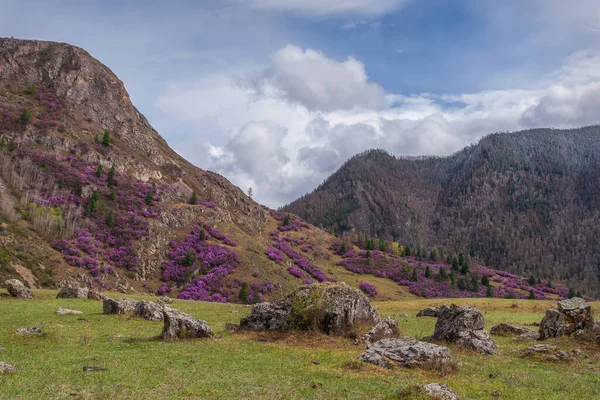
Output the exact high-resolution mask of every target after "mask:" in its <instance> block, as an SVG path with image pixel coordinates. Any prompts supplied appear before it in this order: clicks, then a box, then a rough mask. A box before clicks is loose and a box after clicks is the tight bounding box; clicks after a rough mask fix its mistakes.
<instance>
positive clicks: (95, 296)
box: [87, 290, 108, 301]
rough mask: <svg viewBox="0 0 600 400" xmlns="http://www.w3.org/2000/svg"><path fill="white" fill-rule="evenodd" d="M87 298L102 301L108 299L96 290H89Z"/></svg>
mask: <svg viewBox="0 0 600 400" xmlns="http://www.w3.org/2000/svg"><path fill="white" fill-rule="evenodd" d="M87 298H88V299H90V300H97V301H101V300H102V301H104V300H106V299H108V296H106V295H104V294H102V293H100V292H98V291H97V290H90V291H89V293H88V296H87Z"/></svg>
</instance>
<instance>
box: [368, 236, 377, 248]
mask: <svg viewBox="0 0 600 400" xmlns="http://www.w3.org/2000/svg"><path fill="white" fill-rule="evenodd" d="M367 250H375V239H374V238H369V239H367Z"/></svg>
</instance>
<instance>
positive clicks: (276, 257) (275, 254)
mask: <svg viewBox="0 0 600 400" xmlns="http://www.w3.org/2000/svg"><path fill="white" fill-rule="evenodd" d="M265 254H266V255H267V257H269V259H270V260H272V261H275V262H276V263H277V264H281V262H282V261H283V255H282V254H281V251H279V250H277V249H274V248H273V247H267V249H266V250H265Z"/></svg>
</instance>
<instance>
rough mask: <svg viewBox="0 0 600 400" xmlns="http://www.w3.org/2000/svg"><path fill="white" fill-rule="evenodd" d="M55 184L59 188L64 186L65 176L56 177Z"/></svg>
mask: <svg viewBox="0 0 600 400" xmlns="http://www.w3.org/2000/svg"><path fill="white" fill-rule="evenodd" d="M57 185H58V188H59V189H62V188H63V187H64V186H65V178H63V177H60V178H58V183H57Z"/></svg>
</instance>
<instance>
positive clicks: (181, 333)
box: [160, 308, 213, 340]
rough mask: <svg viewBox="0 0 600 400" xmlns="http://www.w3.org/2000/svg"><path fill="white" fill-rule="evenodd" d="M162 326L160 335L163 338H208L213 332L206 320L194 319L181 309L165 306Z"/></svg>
mask: <svg viewBox="0 0 600 400" xmlns="http://www.w3.org/2000/svg"><path fill="white" fill-rule="evenodd" d="M163 319H164V327H163V331H162V333H161V335H160V337H161V338H162V339H163V340H172V339H186V338H208V337H211V336H213V332H212V330H211V329H210V326H208V323H206V321H202V320H199V319H196V318H194V317H192V316H190V315H188V314H185V313H182V312H181V311H177V310H173V309H171V308H165V309H164V310H163Z"/></svg>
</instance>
